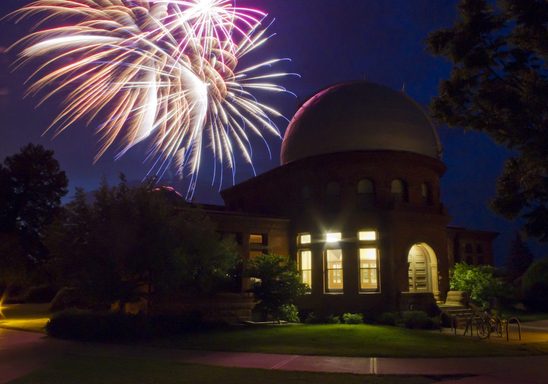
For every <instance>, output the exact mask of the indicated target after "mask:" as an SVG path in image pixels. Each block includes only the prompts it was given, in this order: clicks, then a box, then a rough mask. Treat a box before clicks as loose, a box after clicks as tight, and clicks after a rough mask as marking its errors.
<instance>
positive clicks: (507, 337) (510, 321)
mask: <svg viewBox="0 0 548 384" xmlns="http://www.w3.org/2000/svg"><path fill="white" fill-rule="evenodd" d="M504 323H505V324H504V326H505V327H504V328H505V329H506V341H510V332H509V325H510V324H516V325H517V326H518V336H519V341H521V323H520V321H519V319H518V318H517V317H511V318H509V319H508V320H506V321H505V322H504Z"/></svg>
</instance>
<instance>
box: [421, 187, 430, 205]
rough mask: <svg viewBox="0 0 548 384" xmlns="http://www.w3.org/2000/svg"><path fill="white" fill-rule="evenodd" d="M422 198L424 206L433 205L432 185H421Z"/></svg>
mask: <svg viewBox="0 0 548 384" xmlns="http://www.w3.org/2000/svg"><path fill="white" fill-rule="evenodd" d="M421 197H422V202H423V203H424V204H427V205H431V204H432V188H430V185H428V183H422V184H421Z"/></svg>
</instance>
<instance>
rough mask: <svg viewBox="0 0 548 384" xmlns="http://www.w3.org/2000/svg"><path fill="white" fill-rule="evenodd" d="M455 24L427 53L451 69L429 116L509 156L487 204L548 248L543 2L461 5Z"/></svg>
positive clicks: (547, 7) (547, 27)
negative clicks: (486, 139)
mask: <svg viewBox="0 0 548 384" xmlns="http://www.w3.org/2000/svg"><path fill="white" fill-rule="evenodd" d="M459 10H460V18H459V20H458V21H457V22H456V23H455V25H453V27H451V28H448V29H442V30H439V31H436V32H434V33H432V34H431V35H430V36H429V38H428V45H429V50H430V51H431V52H432V53H433V54H435V55H439V56H442V57H445V58H447V59H449V60H450V61H451V63H452V64H453V68H452V72H451V75H450V77H449V79H447V80H444V81H442V82H441V84H440V90H439V96H437V97H435V98H434V100H433V101H432V104H431V108H432V111H433V116H434V117H435V118H436V119H437V120H439V121H440V122H443V123H446V124H448V125H450V126H453V127H463V128H465V129H470V130H476V131H480V132H485V133H486V134H488V135H489V136H490V137H491V138H492V139H494V140H495V141H496V142H497V143H499V144H501V145H504V146H506V147H507V148H509V149H510V150H512V157H511V158H510V159H508V160H507V162H506V164H505V166H504V170H503V172H502V175H501V176H500V178H499V180H498V184H497V194H496V197H495V199H494V201H493V203H492V207H493V209H494V210H495V211H496V212H498V213H499V214H501V215H503V216H505V217H507V218H510V219H514V218H516V217H522V218H523V219H524V221H525V230H526V232H527V233H528V234H529V235H531V236H534V237H537V238H539V239H540V240H542V241H548V62H547V58H548V1H546V0H501V1H488V0H461V2H460V4H459Z"/></svg>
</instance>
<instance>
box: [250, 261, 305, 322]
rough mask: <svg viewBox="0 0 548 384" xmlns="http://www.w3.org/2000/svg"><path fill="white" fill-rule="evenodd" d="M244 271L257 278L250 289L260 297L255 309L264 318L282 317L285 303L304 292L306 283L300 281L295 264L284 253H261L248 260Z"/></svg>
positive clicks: (290, 301)
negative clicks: (281, 254)
mask: <svg viewBox="0 0 548 384" xmlns="http://www.w3.org/2000/svg"><path fill="white" fill-rule="evenodd" d="M246 275H247V276H248V277H253V278H255V279H256V282H255V283H254V284H253V287H252V288H251V291H252V292H253V294H254V295H255V297H256V298H257V299H258V300H259V303H258V304H257V305H256V308H257V310H259V311H261V312H262V313H263V318H264V320H266V319H267V318H269V317H270V318H273V319H275V320H279V319H281V315H282V314H281V310H282V307H283V306H284V305H287V304H292V303H294V302H295V299H296V298H297V297H298V296H301V295H304V294H305V293H306V291H307V286H306V285H305V284H303V283H302V282H301V278H300V275H299V272H298V270H297V266H296V265H295V263H294V262H292V261H291V260H290V259H288V258H287V257H284V256H278V255H260V256H257V257H254V258H253V259H252V260H250V262H249V265H248V266H247V271H246Z"/></svg>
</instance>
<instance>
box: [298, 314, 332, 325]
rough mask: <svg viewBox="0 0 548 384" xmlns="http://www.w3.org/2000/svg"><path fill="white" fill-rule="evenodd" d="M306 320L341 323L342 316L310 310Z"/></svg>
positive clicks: (308, 322) (311, 322)
mask: <svg viewBox="0 0 548 384" xmlns="http://www.w3.org/2000/svg"><path fill="white" fill-rule="evenodd" d="M304 322H305V323H306V324H340V323H341V318H340V317H339V316H337V315H332V314H325V313H315V312H310V313H309V314H308V316H307V317H306V319H305V321H304Z"/></svg>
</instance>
